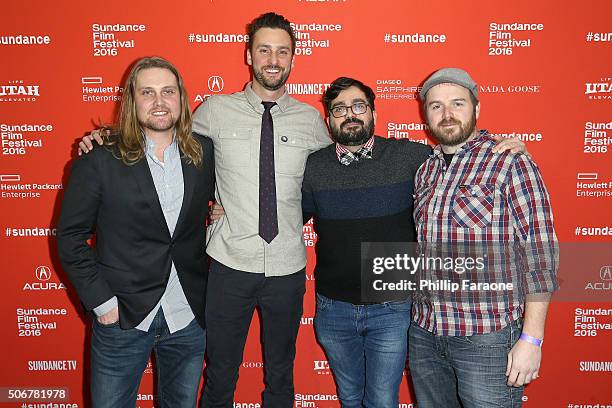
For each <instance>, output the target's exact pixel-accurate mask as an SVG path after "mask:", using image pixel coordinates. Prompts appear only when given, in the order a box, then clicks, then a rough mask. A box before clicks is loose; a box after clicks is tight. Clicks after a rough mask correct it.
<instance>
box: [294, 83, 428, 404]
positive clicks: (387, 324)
mask: <svg viewBox="0 0 612 408" xmlns="http://www.w3.org/2000/svg"><path fill="white" fill-rule="evenodd" d="M374 98H375V95H374V92H373V91H372V89H371V88H370V87H368V86H367V85H365V84H363V83H362V82H360V81H358V80H356V79H352V78H345V77H341V78H338V79H336V80H335V81H334V82H332V84H331V86H330V87H329V88H328V89H327V91H326V92H325V94H324V96H323V103H324V105H325V110H326V111H327V113H328V119H327V121H328V124H329V128H330V130H331V134H332V138H333V140H334V141H335V142H336V143H335V144H333V145H330V146H328V147H326V148H323V149H322V150H319V151H317V152H315V153H313V154H311V155H310V157H309V158H308V162H307V163H306V170H305V173H304V182H303V185H302V208H303V210H304V221H306V220H308V219H309V218H310V217H311V216H312V217H314V225H315V231H316V232H317V234H318V241H317V246H316V254H317V264H316V267H315V284H316V296H317V312H316V316H315V320H314V326H315V331H316V334H317V338H318V340H319V342H320V343H321V345H322V346H323V348H324V349H325V352H326V354H327V357H328V360H329V365H330V368H331V369H332V371H333V373H334V376H335V379H336V383H337V387H338V396H339V398H340V401H341V402H342V406H343V407H361V406H368V407H393V406H395V407H396V406H397V405H398V393H399V385H400V382H401V380H402V373H403V370H404V366H405V361H406V352H407V350H406V348H407V332H408V327H409V325H410V308H411V303H412V302H411V300H410V299H409V298H408V299H406V296H405V297H404V298H403V299H401V300H399V301H398V300H392V299H381V300H383V301H381V302H380V303H372V302H364V299H363V298H362V294H361V276H360V270H361V266H360V259H361V244H362V242H411V241H414V240H415V232H414V222H413V219H412V191H413V180H414V175H415V173H416V171H417V169H418V168H419V166H420V165H421V163H423V162H424V161H425V160H426V158H427V157H428V155H429V154H430V153H431V148H430V147H428V146H425V145H423V144H420V143H414V142H410V141H407V140H396V139H385V138H382V137H378V136H374V125H375V123H376V112H375V110H374ZM370 300H371V299H370Z"/></svg>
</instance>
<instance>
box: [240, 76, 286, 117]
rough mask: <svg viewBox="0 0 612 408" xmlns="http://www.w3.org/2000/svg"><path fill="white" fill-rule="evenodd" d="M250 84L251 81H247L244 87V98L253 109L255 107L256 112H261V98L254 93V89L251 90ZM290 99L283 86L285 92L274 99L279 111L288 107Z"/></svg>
mask: <svg viewBox="0 0 612 408" xmlns="http://www.w3.org/2000/svg"><path fill="white" fill-rule="evenodd" d="M252 85H253V82H249V83H248V84H247V85H246V87H245V88H244V95H245V96H246V99H247V101H248V102H249V105H251V106H252V107H253V109H255V110H256V111H257V112H259V113H261V114H263V111H264V107H263V105H262V104H261V102H262V99H261V98H260V97H259V96H258V95H257V94H256V93H255V91H253V86H252ZM290 100H291V97H290V96H289V93H288V92H287V89H286V88H285V93H284V94H283V95H282V96H281V97H280V98H278V99H277V100H275V101H274V102H276V105H277V106H278V108H279V109H280V111H281V112H284V111H286V110H287V108H288V107H289V102H290ZM272 109H274V108H272Z"/></svg>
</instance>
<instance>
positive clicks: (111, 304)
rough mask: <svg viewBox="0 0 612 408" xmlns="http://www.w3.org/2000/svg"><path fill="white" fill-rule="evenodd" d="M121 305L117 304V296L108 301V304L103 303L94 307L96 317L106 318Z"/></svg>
mask: <svg viewBox="0 0 612 408" xmlns="http://www.w3.org/2000/svg"><path fill="white" fill-rule="evenodd" d="M118 305H119V304H118V303H117V296H113V297H112V298H110V299H108V300H107V301H106V302H104V303H102V304H101V305H100V306H97V307H94V309H93V312H94V314H95V315H96V316H98V317H100V316H104V315H105V314H107V313H108V312H110V311H111V310H113V309H114V308H116V307H117V306H118Z"/></svg>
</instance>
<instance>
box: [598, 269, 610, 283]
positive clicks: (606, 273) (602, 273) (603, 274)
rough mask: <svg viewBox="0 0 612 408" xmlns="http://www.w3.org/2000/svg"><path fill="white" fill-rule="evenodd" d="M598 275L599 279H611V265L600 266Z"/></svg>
mask: <svg viewBox="0 0 612 408" xmlns="http://www.w3.org/2000/svg"><path fill="white" fill-rule="evenodd" d="M599 277H600V278H601V280H612V266H610V265H606V266H602V267H601V269H600V270H599Z"/></svg>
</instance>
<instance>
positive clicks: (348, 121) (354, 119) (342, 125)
mask: <svg viewBox="0 0 612 408" xmlns="http://www.w3.org/2000/svg"><path fill="white" fill-rule="evenodd" d="M350 123H358V124H360V125H361V126H364V125H365V123H364V122H363V120H361V119H357V118H354V117H351V118H347V119H346V120H345V121H344V122H342V124H341V125H340V127H341V128H342V127H344V126H346V125H348V124H350Z"/></svg>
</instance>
